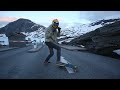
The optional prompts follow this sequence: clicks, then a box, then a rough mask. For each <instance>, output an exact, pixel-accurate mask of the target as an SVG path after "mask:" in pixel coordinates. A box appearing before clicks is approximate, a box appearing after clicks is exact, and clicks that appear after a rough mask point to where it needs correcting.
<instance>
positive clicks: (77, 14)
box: [0, 11, 120, 24]
mask: <svg viewBox="0 0 120 90" xmlns="http://www.w3.org/2000/svg"><path fill="white" fill-rule="evenodd" d="M118 17H120V11H0V22H11V21H15V20H17V19H19V18H26V19H30V20H32V21H33V22H35V23H39V24H41V23H44V24H45V23H47V24H51V22H52V20H53V19H56V18H57V19H58V20H59V21H60V23H82V24H87V23H91V22H94V21H97V20H100V19H110V18H118Z"/></svg>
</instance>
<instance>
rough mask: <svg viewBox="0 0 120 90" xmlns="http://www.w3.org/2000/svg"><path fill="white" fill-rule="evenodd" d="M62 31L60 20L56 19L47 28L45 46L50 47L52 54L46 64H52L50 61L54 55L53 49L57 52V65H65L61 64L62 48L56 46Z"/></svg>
mask: <svg viewBox="0 0 120 90" xmlns="http://www.w3.org/2000/svg"><path fill="white" fill-rule="evenodd" d="M60 30H61V28H60V27H59V21H58V19H54V20H53V21H52V24H51V25H50V26H49V27H47V28H46V32H45V44H46V45H47V46H48V49H49V52H50V54H49V55H48V56H47V58H46V59H45V61H44V63H45V64H46V63H50V61H49V59H50V58H51V57H52V56H53V55H54V51H53V48H54V49H56V50H57V60H56V65H62V64H63V63H62V62H60V57H61V48H60V47H59V46H58V45H56V44H55V43H58V40H57V37H60Z"/></svg>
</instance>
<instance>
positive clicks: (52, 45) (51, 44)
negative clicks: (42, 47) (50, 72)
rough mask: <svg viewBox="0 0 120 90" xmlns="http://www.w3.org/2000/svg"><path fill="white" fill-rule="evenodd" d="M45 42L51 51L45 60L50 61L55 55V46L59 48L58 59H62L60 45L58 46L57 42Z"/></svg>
mask: <svg viewBox="0 0 120 90" xmlns="http://www.w3.org/2000/svg"><path fill="white" fill-rule="evenodd" d="M45 44H46V45H47V46H48V48H49V51H50V54H49V55H48V57H47V58H46V60H45V61H48V60H49V59H50V58H51V57H52V56H53V55H54V51H53V48H54V49H56V50H57V61H60V57H61V48H60V47H59V46H57V45H56V44H54V43H51V42H45Z"/></svg>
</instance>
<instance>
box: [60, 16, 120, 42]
mask: <svg viewBox="0 0 120 90" xmlns="http://www.w3.org/2000/svg"><path fill="white" fill-rule="evenodd" d="M119 20H120V19H119V18H118V19H107V20H98V21H96V22H93V23H90V24H81V23H69V24H68V25H67V26H66V27H65V28H64V29H61V35H62V37H60V38H66V37H70V38H67V39H66V41H71V40H72V39H73V38H76V37H79V36H80V35H83V34H85V33H88V32H91V31H94V30H95V29H97V28H100V27H103V26H105V25H108V24H111V23H114V22H116V21H119ZM64 42H65V40H64Z"/></svg>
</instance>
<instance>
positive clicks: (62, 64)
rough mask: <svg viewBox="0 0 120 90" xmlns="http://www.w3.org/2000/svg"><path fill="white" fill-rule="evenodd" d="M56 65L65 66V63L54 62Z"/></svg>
mask: <svg viewBox="0 0 120 90" xmlns="http://www.w3.org/2000/svg"><path fill="white" fill-rule="evenodd" d="M56 65H58V66H65V63H62V62H56Z"/></svg>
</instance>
